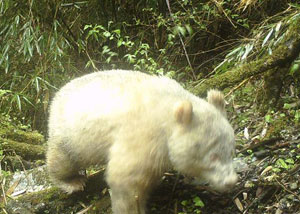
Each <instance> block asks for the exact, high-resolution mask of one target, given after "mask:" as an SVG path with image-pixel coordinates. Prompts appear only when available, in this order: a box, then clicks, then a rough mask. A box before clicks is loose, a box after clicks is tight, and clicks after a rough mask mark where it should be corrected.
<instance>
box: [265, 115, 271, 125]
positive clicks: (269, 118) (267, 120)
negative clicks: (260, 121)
mask: <svg viewBox="0 0 300 214" xmlns="http://www.w3.org/2000/svg"><path fill="white" fill-rule="evenodd" d="M265 120H266V122H267V123H271V115H269V114H267V115H266V116H265Z"/></svg>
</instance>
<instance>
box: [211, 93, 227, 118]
mask: <svg viewBox="0 0 300 214" xmlns="http://www.w3.org/2000/svg"><path fill="white" fill-rule="evenodd" d="M207 101H208V102H209V103H210V104H212V105H214V106H215V107H216V108H217V109H218V110H219V111H220V112H221V113H222V114H223V115H224V116H225V117H226V110H225V105H226V103H225V99H224V95H223V93H222V92H220V91H218V90H214V89H212V90H209V91H208V92H207Z"/></svg>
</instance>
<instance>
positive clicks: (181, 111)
mask: <svg viewBox="0 0 300 214" xmlns="http://www.w3.org/2000/svg"><path fill="white" fill-rule="evenodd" d="M174 114H175V119H176V121H177V122H178V123H181V124H183V125H188V124H189V123H190V122H191V120H192V117H193V105H192V103H191V102H190V101H188V100H185V101H180V102H178V103H176V105H175V111H174Z"/></svg>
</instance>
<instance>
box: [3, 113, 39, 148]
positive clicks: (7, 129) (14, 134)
mask: <svg viewBox="0 0 300 214" xmlns="http://www.w3.org/2000/svg"><path fill="white" fill-rule="evenodd" d="M0 137H1V138H7V139H11V140H14V141H17V142H25V143H28V144H34V145H42V144H44V143H45V139H44V136H43V135H41V134H40V133H38V132H37V131H23V130H22V129H21V128H20V127H18V126H16V125H14V124H13V123H12V122H10V121H9V119H8V118H6V117H4V116H0Z"/></svg>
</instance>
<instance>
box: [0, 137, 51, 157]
mask: <svg viewBox="0 0 300 214" xmlns="http://www.w3.org/2000/svg"><path fill="white" fill-rule="evenodd" d="M0 145H1V149H2V150H3V151H4V153H14V152H15V153H16V154H17V155H19V156H20V157H22V158H23V159H25V160H40V159H44V158H45V153H46V147H45V146H43V145H31V144H27V143H20V142H18V141H14V140H10V139H6V138H2V137H0Z"/></svg>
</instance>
